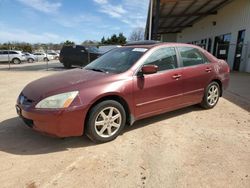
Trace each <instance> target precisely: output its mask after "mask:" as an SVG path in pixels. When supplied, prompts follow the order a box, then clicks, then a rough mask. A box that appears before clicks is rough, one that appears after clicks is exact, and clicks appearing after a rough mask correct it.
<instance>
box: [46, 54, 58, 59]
mask: <svg viewBox="0 0 250 188" xmlns="http://www.w3.org/2000/svg"><path fill="white" fill-rule="evenodd" d="M47 54H48V55H50V56H52V59H59V54H58V53H56V52H48V53H47Z"/></svg>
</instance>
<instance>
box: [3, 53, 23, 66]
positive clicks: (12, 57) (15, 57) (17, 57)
mask: <svg viewBox="0 0 250 188" xmlns="http://www.w3.org/2000/svg"><path fill="white" fill-rule="evenodd" d="M8 61H10V62H12V63H14V64H19V63H21V62H22V61H26V57H25V55H24V54H23V53H22V52H21V51H17V50H0V62H8Z"/></svg>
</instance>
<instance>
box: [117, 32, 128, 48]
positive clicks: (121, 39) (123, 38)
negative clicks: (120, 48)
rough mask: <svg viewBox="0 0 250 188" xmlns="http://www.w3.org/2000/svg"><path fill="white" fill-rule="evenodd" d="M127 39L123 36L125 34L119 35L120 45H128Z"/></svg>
mask: <svg viewBox="0 0 250 188" xmlns="http://www.w3.org/2000/svg"><path fill="white" fill-rule="evenodd" d="M126 40H127V39H126V37H125V36H124V35H123V33H119V35H118V44H121V45H123V44H126Z"/></svg>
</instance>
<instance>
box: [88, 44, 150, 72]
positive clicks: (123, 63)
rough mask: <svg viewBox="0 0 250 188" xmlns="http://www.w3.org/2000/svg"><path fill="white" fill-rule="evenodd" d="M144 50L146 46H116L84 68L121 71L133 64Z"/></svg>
mask: <svg viewBox="0 0 250 188" xmlns="http://www.w3.org/2000/svg"><path fill="white" fill-rule="evenodd" d="M146 51H147V49H146V48H133V47H123V48H116V49H113V50H111V51H109V52H107V53H106V54H104V55H102V56H101V57H99V58H98V59H96V60H95V61H93V62H92V63H90V64H89V65H87V66H86V67H85V69H87V70H99V71H100V70H101V71H103V72H111V73H122V72H125V71H126V70H128V69H129V68H130V67H131V66H132V65H134V63H135V62H136V61H137V60H138V59H140V57H141V56H142V55H143V54H144V53H145V52H146Z"/></svg>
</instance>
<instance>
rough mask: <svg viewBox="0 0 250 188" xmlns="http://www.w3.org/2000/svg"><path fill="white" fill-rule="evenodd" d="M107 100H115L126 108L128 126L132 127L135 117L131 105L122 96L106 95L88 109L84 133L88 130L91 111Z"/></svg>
mask: <svg viewBox="0 0 250 188" xmlns="http://www.w3.org/2000/svg"><path fill="white" fill-rule="evenodd" d="M106 100H113V101H116V102H119V103H120V104H121V105H122V106H123V107H124V110H125V113H126V124H129V125H131V124H132V123H133V121H134V120H133V115H132V113H131V109H130V107H129V104H128V102H127V101H126V100H125V99H124V98H123V97H121V96H119V95H117V94H112V95H106V96H102V97H101V98H99V99H97V100H96V101H95V102H94V103H92V104H91V105H90V107H89V108H88V112H87V114H86V116H85V120H84V131H85V129H86V125H87V120H88V118H89V115H90V114H89V113H90V111H91V109H92V108H93V107H94V106H95V105H97V104H99V103H100V102H103V101H106Z"/></svg>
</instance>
